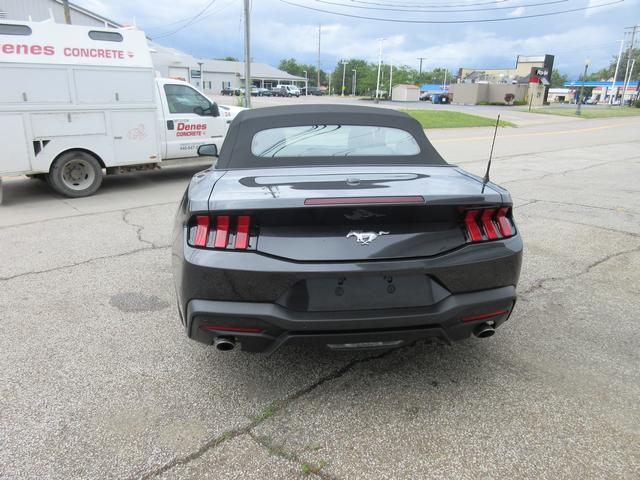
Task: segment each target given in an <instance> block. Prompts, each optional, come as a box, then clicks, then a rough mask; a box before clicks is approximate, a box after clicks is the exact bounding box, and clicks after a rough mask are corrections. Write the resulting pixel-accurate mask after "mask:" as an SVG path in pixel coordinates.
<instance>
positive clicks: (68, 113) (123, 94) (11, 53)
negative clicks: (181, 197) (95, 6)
mask: <svg viewBox="0 0 640 480" xmlns="http://www.w3.org/2000/svg"><path fill="white" fill-rule="evenodd" d="M231 118H232V115H230V114H229V110H228V109H226V110H225V116H220V111H219V108H218V106H217V105H216V104H215V103H212V102H211V101H209V100H208V99H207V98H206V97H205V96H204V95H203V94H202V93H200V92H199V91H197V90H196V89H195V88H194V87H192V86H191V85H190V84H188V83H186V82H184V81H181V80H174V79H165V78H157V77H156V74H155V70H154V68H153V64H152V60H151V55H150V52H149V45H148V43H147V40H146V38H145V35H144V33H143V32H142V31H139V30H136V29H134V28H122V29H112V28H96V27H86V26H76V25H64V24H57V23H54V22H52V21H45V22H16V21H8V20H1V21H0V144H2V145H3V155H2V156H1V157H0V177H1V176H10V175H11V176H13V175H33V176H38V175H41V176H44V177H46V178H47V179H48V180H49V183H50V184H51V185H52V187H53V188H54V189H56V190H57V191H58V192H59V193H62V194H65V195H68V196H73V197H79V196H85V195H90V194H92V193H93V192H95V190H96V189H97V188H98V187H99V185H100V183H101V181H102V170H103V169H106V171H107V173H116V172H121V171H127V170H132V169H144V168H157V167H158V166H159V165H160V164H161V162H162V161H165V160H173V159H182V158H190V157H194V156H195V155H196V150H197V147H198V146H199V145H201V144H204V143H214V144H216V145H217V146H218V148H220V147H221V146H222V141H223V139H224V136H225V135H226V132H227V129H228V123H229V122H230V120H231ZM0 188H1V187H0ZM0 198H1V197H0Z"/></svg>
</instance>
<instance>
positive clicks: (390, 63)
mask: <svg viewBox="0 0 640 480" xmlns="http://www.w3.org/2000/svg"><path fill="white" fill-rule="evenodd" d="M389 66H390V67H391V70H390V72H389V99H391V87H392V86H393V58H390V59H389Z"/></svg>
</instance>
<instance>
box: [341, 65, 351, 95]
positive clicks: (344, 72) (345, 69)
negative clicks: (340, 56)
mask: <svg viewBox="0 0 640 480" xmlns="http://www.w3.org/2000/svg"><path fill="white" fill-rule="evenodd" d="M347 63H349V62H345V61H344V60H343V61H342V91H341V92H340V96H341V97H344V78H345V74H346V73H347Z"/></svg>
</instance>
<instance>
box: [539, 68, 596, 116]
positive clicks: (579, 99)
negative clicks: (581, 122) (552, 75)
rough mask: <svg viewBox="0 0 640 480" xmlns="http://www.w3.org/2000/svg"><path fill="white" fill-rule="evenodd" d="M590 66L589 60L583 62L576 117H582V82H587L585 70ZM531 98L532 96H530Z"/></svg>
mask: <svg viewBox="0 0 640 480" xmlns="http://www.w3.org/2000/svg"><path fill="white" fill-rule="evenodd" d="M589 65H591V60H589V59H586V60H585V61H584V74H583V75H582V85H581V86H580V97H579V98H578V106H577V107H576V115H582V112H581V111H580V106H581V105H582V95H583V93H584V82H586V81H587V69H588V68H589ZM536 85H537V84H536ZM532 98H533V96H532ZM529 109H531V103H529Z"/></svg>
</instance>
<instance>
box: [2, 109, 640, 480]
mask: <svg viewBox="0 0 640 480" xmlns="http://www.w3.org/2000/svg"><path fill="white" fill-rule="evenodd" d="M486 111H491V112H493V111H494V110H486ZM506 115H507V117H508V115H512V117H513V118H506V119H510V120H515V117H517V119H518V120H517V123H519V125H520V126H519V127H518V128H504V129H501V130H500V133H499V136H498V140H497V143H496V150H495V158H494V160H495V161H494V165H493V176H492V178H493V180H494V181H496V182H498V183H500V184H502V185H504V186H505V187H507V188H508V189H509V190H510V191H511V192H512V195H513V196H514V199H515V202H516V208H515V215H516V220H517V222H518V227H519V229H520V231H521V232H522V235H523V238H524V242H525V257H524V265H523V271H522V277H521V283H520V285H519V287H518V291H519V303H518V304H517V306H516V309H515V312H514V314H513V315H512V317H511V319H510V320H509V322H507V323H506V324H505V325H504V326H503V327H501V328H500V329H499V330H498V332H497V334H496V335H495V336H493V337H491V338H489V339H484V340H479V339H475V338H474V339H470V340H468V341H465V342H461V343H458V344H455V345H452V346H448V345H444V344H441V343H438V342H419V343H417V344H415V345H413V346H410V347H405V348H401V349H398V350H392V351H388V352H375V353H370V352H369V353H365V352H360V353H331V352H324V351H321V350H303V349H294V348H288V349H285V350H280V351H278V352H276V354H274V355H273V356H270V357H266V356H261V355H250V354H245V353H242V352H239V351H233V352H231V353H220V352H216V351H215V350H214V349H213V348H209V347H206V346H204V345H200V344H197V343H195V342H192V341H190V340H188V339H187V338H186V337H185V335H184V333H183V331H182V328H181V325H180V321H179V319H178V314H177V310H176V307H175V295H174V290H173V284H172V279H171V270H170V250H169V247H168V246H169V242H170V234H171V223H172V219H173V216H174V212H175V209H176V205H177V202H178V200H179V199H180V197H181V195H182V193H183V191H184V188H185V187H186V184H187V183H188V181H189V179H190V177H191V175H192V174H193V173H195V172H196V171H197V170H199V169H201V167H181V168H173V169H170V170H166V171H160V172H149V173H140V174H135V175H126V176H115V177H107V178H106V179H105V182H104V184H103V187H102V189H101V190H100V191H99V192H98V194H96V195H95V196H93V197H90V198H86V199H74V200H70V199H63V198H61V197H57V196H55V194H53V193H51V192H50V191H49V189H48V188H47V186H46V185H45V184H43V183H42V182H39V181H36V180H27V179H15V180H8V181H6V182H5V199H4V201H5V204H4V205H2V206H0V252H2V257H1V258H2V262H1V263H0V319H1V323H0V325H1V328H2V335H0V477H1V478H7V479H15V478H34V479H35V478H54V479H70V478H74V479H75V478H81V479H95V478H144V479H151V478H162V479H188V478H212V479H217V478H237V479H271V478H281V479H293V478H314V477H319V478H325V479H361V478H366V479H369V478H372V479H390V478H397V479H408V478H442V479H453V478H455V479H463V478H505V479H507V478H508V479H513V478H540V479H558V478H567V479H569V478H571V479H573V478H580V479H587V478H589V479H590V478H593V479H596V478H597V479H600V478H625V479H637V478H640V403H639V402H638V399H639V398H640V351H639V349H638V346H639V345H640V334H639V331H638V330H639V328H638V327H639V318H640V316H639V314H638V311H639V307H640V186H639V185H640V134H639V133H638V132H640V117H636V118H623V119H607V120H581V119H572V118H564V117H547V116H543V115H534V114H526V113H517V112H513V113H507V114H506ZM491 133H492V132H491V130H490V129H485V128H478V129H457V130H438V131H433V132H428V135H429V137H430V138H431V139H432V141H433V143H434V144H435V146H436V147H437V148H438V149H439V150H440V152H441V153H442V154H443V155H444V156H445V158H447V159H448V160H449V161H450V162H451V163H458V164H460V165H461V166H463V167H465V168H467V169H468V170H470V171H472V172H474V173H477V174H482V173H483V172H484V168H485V161H486V157H487V154H488V151H489V147H490V143H491Z"/></svg>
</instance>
